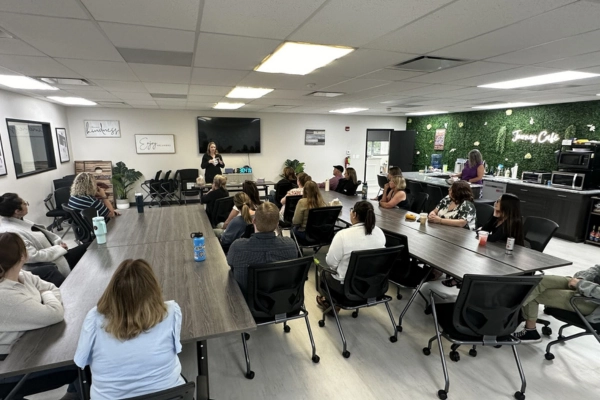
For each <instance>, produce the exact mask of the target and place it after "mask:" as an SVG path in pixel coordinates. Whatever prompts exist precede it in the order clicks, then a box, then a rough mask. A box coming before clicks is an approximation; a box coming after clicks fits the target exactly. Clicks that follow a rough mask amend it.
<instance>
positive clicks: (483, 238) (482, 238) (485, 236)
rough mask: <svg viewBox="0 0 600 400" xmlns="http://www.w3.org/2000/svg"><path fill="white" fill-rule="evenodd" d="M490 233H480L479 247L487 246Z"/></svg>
mask: <svg viewBox="0 0 600 400" xmlns="http://www.w3.org/2000/svg"><path fill="white" fill-rule="evenodd" d="M488 235H489V233H488V232H486V231H479V245H480V246H485V244H486V243H487V239H488Z"/></svg>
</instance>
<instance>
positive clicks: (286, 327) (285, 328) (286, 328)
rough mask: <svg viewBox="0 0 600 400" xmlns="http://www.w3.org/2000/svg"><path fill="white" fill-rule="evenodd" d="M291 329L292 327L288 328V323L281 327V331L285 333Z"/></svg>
mask: <svg viewBox="0 0 600 400" xmlns="http://www.w3.org/2000/svg"><path fill="white" fill-rule="evenodd" d="M291 330H292V328H290V327H289V326H288V325H286V326H284V327H283V331H284V332H285V333H289V332H290V331H291Z"/></svg>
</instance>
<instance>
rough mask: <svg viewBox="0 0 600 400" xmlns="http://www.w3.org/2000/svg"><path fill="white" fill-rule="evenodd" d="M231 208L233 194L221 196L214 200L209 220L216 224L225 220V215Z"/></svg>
mask: <svg viewBox="0 0 600 400" xmlns="http://www.w3.org/2000/svg"><path fill="white" fill-rule="evenodd" d="M232 209H233V196H229V197H223V198H220V199H217V200H215V204H214V205H213V209H212V216H211V222H212V224H213V226H214V225H217V224H218V223H219V222H225V221H227V217H228V216H229V213H231V210H232Z"/></svg>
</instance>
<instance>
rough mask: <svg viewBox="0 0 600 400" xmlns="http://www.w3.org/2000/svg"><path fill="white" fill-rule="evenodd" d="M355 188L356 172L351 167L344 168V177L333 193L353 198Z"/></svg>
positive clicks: (356, 186) (356, 182) (356, 185)
mask: <svg viewBox="0 0 600 400" xmlns="http://www.w3.org/2000/svg"><path fill="white" fill-rule="evenodd" d="M356 188H358V178H357V177H356V170H355V169H354V168H352V167H348V168H346V171H344V177H343V178H342V179H340V181H339V182H338V185H337V188H335V191H336V192H338V193H342V194H345V195H348V196H354V195H355V194H356Z"/></svg>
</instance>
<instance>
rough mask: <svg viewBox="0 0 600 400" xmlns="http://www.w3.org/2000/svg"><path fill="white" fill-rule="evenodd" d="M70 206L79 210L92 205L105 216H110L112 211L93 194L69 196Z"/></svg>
mask: <svg viewBox="0 0 600 400" xmlns="http://www.w3.org/2000/svg"><path fill="white" fill-rule="evenodd" d="M68 206H69V207H71V208H72V209H73V210H77V211H82V210H85V209H86V208H90V207H92V208H95V209H96V210H98V214H100V215H101V216H103V217H106V216H108V214H109V213H110V211H109V209H108V208H106V206H105V205H104V203H103V202H102V201H101V200H98V199H97V198H95V197H92V196H71V198H69V204H68Z"/></svg>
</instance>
